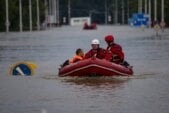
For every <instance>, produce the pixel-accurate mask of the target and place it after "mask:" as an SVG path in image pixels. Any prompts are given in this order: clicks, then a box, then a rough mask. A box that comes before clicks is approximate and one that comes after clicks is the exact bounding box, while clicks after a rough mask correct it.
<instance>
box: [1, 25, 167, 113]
mask: <svg viewBox="0 0 169 113" xmlns="http://www.w3.org/2000/svg"><path fill="white" fill-rule="evenodd" d="M107 34H113V35H114V36H115V42H117V43H119V44H120V45H122V47H123V51H124V53H125V59H126V60H127V61H128V62H129V63H130V64H131V65H132V66H133V69H134V75H133V76H132V77H92V78H90V77H86V78H69V77H67V78H60V77H58V75H57V73H58V67H59V65H60V64H61V63H62V62H64V60H66V59H68V58H71V57H72V56H74V54H75V50H76V48H82V49H83V50H84V51H85V52H86V51H88V50H89V49H90V42H91V40H92V39H94V38H98V39H99V40H100V42H101V44H100V46H101V47H103V48H106V43H105V42H104V36H105V35H107ZM19 61H30V62H33V63H36V64H37V65H38V68H37V69H36V70H35V74H34V75H33V76H30V77H26V76H10V75H9V69H10V66H11V65H12V64H15V63H16V62H19ZM0 113H169V29H167V30H165V32H164V33H162V32H161V31H160V32H159V36H158V37H157V36H156V33H155V32H154V30H153V29H146V30H145V31H141V30H140V29H138V28H136V29H135V28H131V27H127V26H98V29H97V30H82V27H70V26H63V27H60V28H53V29H49V30H46V31H40V32H23V33H9V34H6V33H0Z"/></svg>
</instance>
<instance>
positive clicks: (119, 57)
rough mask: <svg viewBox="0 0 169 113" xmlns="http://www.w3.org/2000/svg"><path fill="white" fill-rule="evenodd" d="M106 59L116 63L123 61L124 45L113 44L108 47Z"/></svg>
mask: <svg viewBox="0 0 169 113" xmlns="http://www.w3.org/2000/svg"><path fill="white" fill-rule="evenodd" d="M105 59H106V60H108V61H111V62H114V63H117V64H119V63H121V62H123V60H124V53H123V51H122V47H121V46H120V45H118V44H115V43H114V44H112V45H110V46H108V47H107V53H106V56H105Z"/></svg>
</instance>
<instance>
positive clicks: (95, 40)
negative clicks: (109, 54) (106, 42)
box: [91, 39, 100, 44]
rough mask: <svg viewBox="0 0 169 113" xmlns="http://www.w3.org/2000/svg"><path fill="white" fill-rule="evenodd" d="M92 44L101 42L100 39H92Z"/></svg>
mask: <svg viewBox="0 0 169 113" xmlns="http://www.w3.org/2000/svg"><path fill="white" fill-rule="evenodd" d="M91 44H100V42H99V40H98V39H94V40H92V43H91Z"/></svg>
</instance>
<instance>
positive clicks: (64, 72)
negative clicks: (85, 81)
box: [59, 58, 133, 77]
mask: <svg viewBox="0 0 169 113" xmlns="http://www.w3.org/2000/svg"><path fill="white" fill-rule="evenodd" d="M90 75H97V76H117V75H121V76H131V75H133V70H132V68H127V67H124V66H122V65H119V64H115V63H111V62H109V61H106V60H101V59H97V58H89V59H85V60H82V61H79V62H77V63H73V64H70V65H67V66H64V67H62V68H60V69H59V76H60V77H64V76H90Z"/></svg>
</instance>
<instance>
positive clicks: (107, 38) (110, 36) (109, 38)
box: [105, 35, 114, 42]
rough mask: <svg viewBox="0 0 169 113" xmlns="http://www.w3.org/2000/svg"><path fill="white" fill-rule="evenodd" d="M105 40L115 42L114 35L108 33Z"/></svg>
mask: <svg viewBox="0 0 169 113" xmlns="http://www.w3.org/2000/svg"><path fill="white" fill-rule="evenodd" d="M105 41H106V42H114V37H113V36H112V35H107V36H105Z"/></svg>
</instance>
